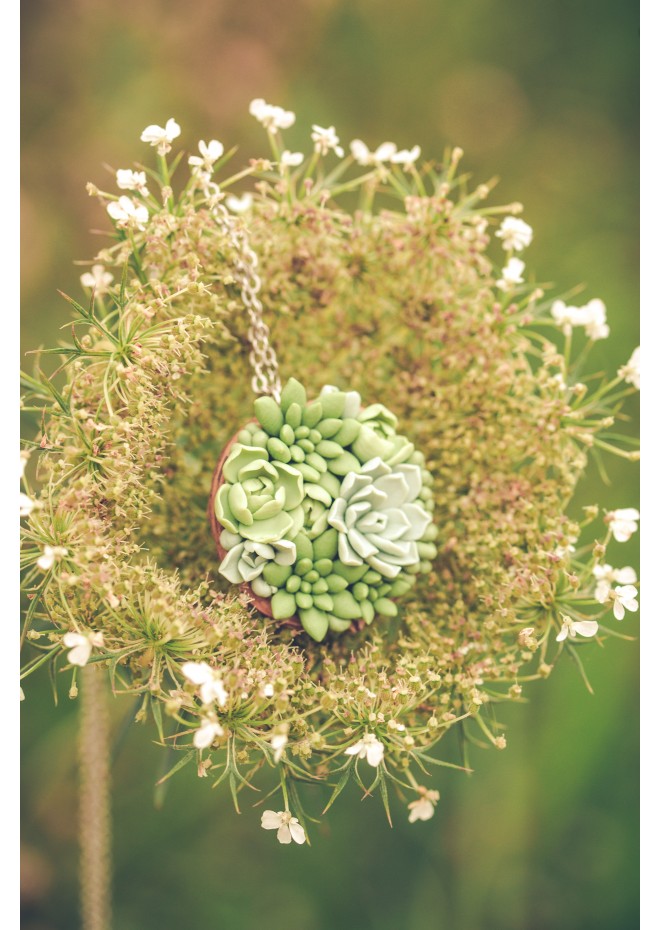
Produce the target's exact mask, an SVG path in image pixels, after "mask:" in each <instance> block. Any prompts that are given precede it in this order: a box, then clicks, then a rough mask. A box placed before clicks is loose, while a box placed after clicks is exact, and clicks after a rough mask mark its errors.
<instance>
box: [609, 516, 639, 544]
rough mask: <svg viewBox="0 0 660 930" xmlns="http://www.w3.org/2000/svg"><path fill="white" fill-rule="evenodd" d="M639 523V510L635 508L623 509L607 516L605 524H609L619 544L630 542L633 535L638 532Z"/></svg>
mask: <svg viewBox="0 0 660 930" xmlns="http://www.w3.org/2000/svg"><path fill="white" fill-rule="evenodd" d="M638 521H639V510H635V508H634V507H623V508H622V509H621V510H611V511H610V512H609V513H608V514H605V522H606V523H609V525H610V529H611V530H612V536H614V538H615V539H616V541H617V542H628V540H629V539H630V537H631V536H632V534H633V533H636V532H637V523H638Z"/></svg>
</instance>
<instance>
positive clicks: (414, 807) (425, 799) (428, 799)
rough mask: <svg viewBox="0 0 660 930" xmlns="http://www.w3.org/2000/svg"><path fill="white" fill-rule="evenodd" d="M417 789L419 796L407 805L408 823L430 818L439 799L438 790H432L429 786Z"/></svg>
mask: <svg viewBox="0 0 660 930" xmlns="http://www.w3.org/2000/svg"><path fill="white" fill-rule="evenodd" d="M417 790H418V791H419V794H420V797H418V798H417V800H416V801H411V802H410V804H409V805H408V810H409V811H410V814H409V815H408V820H409V821H410V823H415V821H416V820H430V819H431V817H433V814H434V813H435V805H436V804H437V803H438V801H439V800H440V792H439V791H433V790H432V789H430V788H418V789H417Z"/></svg>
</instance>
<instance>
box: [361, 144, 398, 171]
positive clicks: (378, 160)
mask: <svg viewBox="0 0 660 930" xmlns="http://www.w3.org/2000/svg"><path fill="white" fill-rule="evenodd" d="M350 149H351V155H352V156H353V158H354V159H355V161H356V162H357V163H358V165H364V166H367V165H382V164H384V163H385V162H386V161H392V159H393V157H394V156H395V155H396V154H397V151H396V145H395V144H394V143H393V142H383V143H381V145H379V146H378V148H377V149H376V151H375V152H370V151H369V149H368V148H367V146H366V145H365V144H364V142H363V141H362V140H361V139H353V141H352V142H351V145H350Z"/></svg>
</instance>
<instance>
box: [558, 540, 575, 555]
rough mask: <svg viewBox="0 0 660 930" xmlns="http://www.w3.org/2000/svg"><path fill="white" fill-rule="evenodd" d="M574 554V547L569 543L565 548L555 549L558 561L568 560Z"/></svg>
mask: <svg viewBox="0 0 660 930" xmlns="http://www.w3.org/2000/svg"><path fill="white" fill-rule="evenodd" d="M573 552H575V546H574V545H573V544H572V543H569V544H568V545H567V546H557V548H556V549H555V555H556V556H558V557H559V558H560V559H568V558H570V556H571V555H572V553H573Z"/></svg>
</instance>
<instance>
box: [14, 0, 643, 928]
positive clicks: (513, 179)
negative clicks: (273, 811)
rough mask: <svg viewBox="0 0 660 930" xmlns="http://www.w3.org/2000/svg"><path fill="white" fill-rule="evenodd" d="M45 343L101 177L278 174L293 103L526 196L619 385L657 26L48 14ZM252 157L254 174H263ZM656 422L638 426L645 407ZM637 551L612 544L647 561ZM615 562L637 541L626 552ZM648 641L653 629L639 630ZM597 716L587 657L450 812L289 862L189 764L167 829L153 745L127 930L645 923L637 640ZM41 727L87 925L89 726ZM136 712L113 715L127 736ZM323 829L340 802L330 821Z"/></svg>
mask: <svg viewBox="0 0 660 930" xmlns="http://www.w3.org/2000/svg"><path fill="white" fill-rule="evenodd" d="M23 19H24V22H23V38H22V41H23V53H22V67H23V123H22V127H23V128H22V133H23V178H22V181H23V224H22V236H23V264H22V282H23V297H24V303H23V315H22V338H23V346H24V350H27V349H30V348H34V347H35V346H37V345H39V344H52V343H53V342H54V340H55V339H57V336H58V330H59V327H61V326H62V325H63V324H64V323H65V322H66V321H67V318H68V317H67V311H66V306H65V305H64V303H63V301H61V300H60V299H59V298H58V297H57V295H56V293H55V288H57V287H59V288H61V289H62V290H64V291H67V292H69V293H76V291H77V288H78V276H79V274H80V271H81V269H80V268H77V267H75V266H74V265H73V264H72V259H80V260H84V259H87V258H91V257H92V256H93V254H94V252H95V250H96V248H97V247H100V245H101V244H102V241H103V240H102V238H99V237H98V236H95V235H93V234H90V232H89V230H90V229H92V230H94V229H99V228H100V229H104V228H107V222H106V220H105V218H104V217H103V216H102V215H101V214H100V211H99V208H98V205H97V204H96V203H95V202H94V201H92V200H90V199H89V198H88V197H87V195H86V193H85V182H86V181H87V180H94V181H96V182H97V183H99V185H100V186H110V185H111V181H110V180H109V175H108V174H107V173H106V170H105V168H104V165H105V164H106V163H109V164H110V165H111V166H112V167H113V168H117V167H128V166H129V165H130V163H131V161H132V160H134V159H136V158H141V157H145V158H146V157H147V156H146V153H145V150H144V148H143V146H142V145H141V143H140V142H139V135H140V132H141V130H142V129H143V128H144V126H146V125H147V124H148V123H152V122H156V123H160V124H161V125H164V123H165V121H166V120H167V118H168V117H170V116H174V117H176V119H177V120H178V121H179V122H180V124H181V126H182V128H183V135H182V138H181V140H180V141H181V142H182V144H183V145H184V146H186V147H187V148H188V149H189V150H190V149H192V148H194V147H195V145H196V141H197V139H199V138H204V139H209V138H213V137H215V138H219V139H221V140H222V141H223V142H224V143H225V144H226V145H231V144H233V143H234V142H239V143H240V152H241V153H243V155H244V157H246V158H247V157H249V156H252V155H254V154H261V153H263V154H266V139H265V134H264V133H263V131H262V130H261V128H260V127H259V126H257V124H256V123H255V122H254V120H252V118H251V117H249V116H248V115H247V107H248V103H249V101H250V100H251V99H252V98H253V97H257V96H261V97H265V99H266V100H268V101H269V102H273V103H279V104H281V105H283V106H285V107H287V108H290V109H293V110H294V111H295V112H296V113H297V116H298V119H297V122H296V125H295V126H294V127H293V129H292V130H290V132H289V133H288V135H287V141H288V142H289V143H290V144H289V147H290V148H291V149H292V150H296V149H300V148H308V147H309V145H310V143H309V140H308V136H309V131H310V125H311V123H312V122H316V123H320V124H321V125H324V126H327V125H330V124H334V125H335V126H336V127H337V131H338V133H339V135H340V137H341V139H342V141H343V142H344V143H345V144H346V143H348V142H349V141H350V139H352V138H354V137H356V136H357V137H359V138H362V139H364V140H365V141H366V142H367V143H368V144H369V145H370V146H371V147H372V148H373V147H375V146H376V145H377V144H378V143H380V142H381V141H383V140H384V139H390V138H391V139H392V140H393V141H395V142H396V143H397V144H398V145H399V146H400V147H406V148H408V147H411V146H412V145H413V144H415V143H419V144H420V145H421V146H422V150H423V154H424V155H425V156H427V157H430V156H432V155H438V156H440V155H441V154H442V152H443V150H444V148H445V146H446V145H461V146H462V147H463V148H464V149H465V152H466V157H465V161H464V167H466V168H467V169H468V170H469V171H471V172H472V173H473V175H474V177H475V179H476V180H479V181H481V180H487V179H489V178H491V177H492V176H494V175H497V176H501V179H502V180H501V182H500V184H499V185H498V187H497V189H496V192H495V194H494V199H495V200H497V201H499V202H506V201H509V200H519V201H522V203H524V205H525V212H524V217H525V219H526V220H527V221H528V222H529V223H531V225H532V226H533V227H534V231H535V240H534V242H533V244H532V246H531V247H530V248H529V250H528V251H527V253H526V255H525V259H526V261H527V262H528V269H530V271H531V269H534V270H535V274H536V277H537V279H538V280H540V281H545V282H548V281H552V282H554V283H555V285H556V287H557V289H558V291H565V290H568V289H569V288H571V287H573V286H574V285H576V284H582V283H584V284H585V291H584V299H585V300H586V299H588V298H590V297H596V296H598V297H601V298H602V299H603V300H604V301H605V303H606V305H607V307H608V314H609V322H610V325H611V330H612V334H611V337H610V339H609V340H608V341H606V342H602V343H599V344H598V346H597V348H596V350H595V352H594V353H593V365H594V367H597V368H600V367H603V368H607V369H609V370H610V371H613V370H615V369H616V367H617V366H618V365H619V364H621V363H622V362H623V361H625V360H626V359H627V358H628V357H629V355H630V353H631V351H632V349H633V348H634V347H635V346H636V345H637V344H638V275H637V243H638V238H637V229H638V227H637V198H638V186H637V178H638V173H637V165H638V155H637V114H638V108H637V45H638V25H637V11H636V10H635V8H634V6H633V5H630V4H624V3H621V2H619V0H582V2H580V3H579V4H576V3H574V2H571V0H500V2H498V3H495V2H493V0H490V2H488V0H461V2H460V3H449V2H446V0H408V2H407V3H405V4H403V3H400V2H392V0H358V2H341V0H269V2H257V0H241V2H237V0H225V2H218V0H196V2H195V3H185V2H170V0H140V2H139V3H136V2H134V0H132V2H129V0H24V3H23ZM239 157H240V153H239ZM627 412H628V413H629V415H630V417H631V420H630V423H629V424H628V425H627V427H626V428H627V429H629V430H630V431H634V430H635V429H636V417H637V407H636V405H634V404H631V405H630V408H629V409H628V410H627ZM608 472H609V476H610V481H611V483H610V485H609V486H605V485H604V484H603V483H602V481H601V478H600V476H599V475H598V473H597V472H596V470H595V469H594V470H593V471H592V472H591V473H590V474H589V476H588V477H587V478H586V479H585V481H584V482H583V483H582V485H581V486H580V490H579V494H578V498H577V499H576V501H575V512H576V513H577V512H578V508H579V507H580V506H581V505H583V504H586V503H593V502H598V503H600V504H602V505H603V506H606V507H612V508H613V507H625V506H636V505H637V500H638V489H637V487H638V486H637V469H636V468H635V466H633V465H630V464H628V463H625V462H622V461H620V460H618V459H617V460H610V461H609V462H608ZM636 544H637V540H635V541H633V542H631V543H630V544H629V545H628V546H626V547H622V546H621V547H619V548H618V549H617V550H616V551H615V550H614V549H613V550H611V553H610V555H611V559H610V560H611V561H613V563H614V564H615V565H624V564H633V565H636V564H637V554H636ZM615 546H617V544H616V543H614V544H613V547H615ZM625 625H626V631H627V632H631V633H635V634H636V633H637V632H638V624H637V623H636V618H631V619H627V620H626V621H625ZM586 664H587V667H588V672H589V675H590V678H591V681H592V684H593V686H594V689H595V692H596V694H595V697H592V696H590V695H589V694H588V693H587V692H586V691H585V689H584V686H583V685H582V683H581V681H580V679H579V677H578V675H577V672H576V670H575V669H574V668H573V667H572V666H571V665H570V663H569V662H568V661H567V662H563V663H561V664H560V666H559V667H558V668H557V669H556V671H555V673H554V674H553V675H552V677H551V678H550V680H549V681H546V682H539V683H537V684H535V685H533V686H530V687H528V688H527V689H526V696H527V697H528V698H529V699H530V703H529V704H518V705H513V706H510V707H507V708H505V709H504V710H503V711H502V717H503V719H504V720H505V722H507V723H508V726H509V728H508V734H507V736H508V742H509V748H508V749H507V750H506V752H501V753H499V752H496V751H494V750H491V751H485V752H481V753H475V754H474V756H473V759H472V762H473V765H474V767H475V769H476V771H475V774H474V775H473V776H471V777H470V778H467V777H465V776H462V775H459V774H455V773H452V772H449V771H442V770H441V775H440V777H439V779H436V785H437V786H438V787H440V790H441V792H442V799H441V802H440V804H439V807H438V810H437V812H436V816H435V818H434V819H433V820H432V821H431V822H429V823H427V824H423V823H417V824H413V825H410V824H408V823H407V822H406V820H405V816H404V812H403V810H397V812H396V819H397V822H396V826H395V829H394V830H390V828H389V827H388V825H387V823H386V821H385V818H384V816H383V812H382V809H381V807H380V804H379V802H378V801H377V800H376V799H367V800H366V801H362V802H361V801H360V799H359V797H357V796H356V795H355V794H354V793H351V794H350V796H349V794H348V793H346V795H344V796H343V797H342V799H341V801H340V802H339V803H338V804H337V806H336V807H335V809H334V811H333V814H332V817H331V818H330V819H329V821H327V822H325V823H324V824H323V826H322V828H321V830H320V831H319V834H318V835H316V836H315V837H314V845H313V846H312V847H311V849H310V848H295V849H290V848H284V847H279V846H278V844H277V843H276V842H275V840H274V837H273V835H272V834H267V833H264V832H263V831H261V830H260V829H259V826H258V824H259V812H258V811H255V810H253V809H252V808H251V806H250V804H249V802H248V801H247V799H246V803H245V808H244V811H243V814H242V815H241V816H240V817H237V816H236V815H235V814H234V813H233V811H232V809H231V804H230V801H229V799H228V797H227V796H226V794H225V792H224V791H217V792H211V791H210V789H209V785H208V783H206V782H204V781H202V780H201V779H197V778H196V776H195V774H194V773H193V772H192V771H189V770H187V769H186V770H184V772H183V773H181V774H180V775H179V776H178V777H175V778H174V780H173V782H172V784H171V788H170V791H169V794H168V796H167V798H166V802H165V806H164V807H163V809H162V810H160V811H156V810H155V809H154V805H153V783H154V781H155V779H156V777H157V774H158V765H159V759H160V750H158V749H157V748H156V747H154V746H153V745H151V743H150V737H151V736H152V734H151V732H150V731H147V730H144V729H143V728H142V727H140V726H139V725H134V726H133V728H132V730H131V731H130V733H129V736H128V738H127V740H126V742H125V744H124V746H123V748H122V749H121V752H120V754H119V756H118V759H117V761H116V765H115V769H114V775H113V777H114V788H115V791H114V831H115V853H116V862H115V914H116V919H115V926H116V930H151V928H158V930H169V928H175V927H176V928H179V927H198V926H199V927H209V928H211V927H213V928H216V927H218V928H220V927H222V928H229V930H252V928H256V927H260V926H268V927H269V930H280V928H282V930H285V928H286V930H335V928H349V930H352V928H360V930H362V928H364V930H368V928H372V927H373V928H378V930H435V928H443V930H445V928H446V930H559V928H562V930H591V928H594V930H595V928H598V930H627V928H632V927H634V926H635V925H637V924H638V920H639V918H638V904H637V900H638V766H637V753H638V646H637V643H627V642H622V641H617V640H611V641H610V642H609V644H608V646H607V649H605V650H599V649H598V648H594V649H591V650H589V652H588V654H587V658H586ZM26 693H27V700H26V701H25V703H24V705H23V707H22V713H23V740H24V758H23V789H22V801H23V853H24V859H23V886H24V887H23V901H24V923H23V926H24V928H25V930H71V928H73V927H75V926H77V920H78V918H77V911H76V908H77V903H76V893H77V889H76V843H75V832H76V827H75V816H76V782H75V724H76V716H75V706H74V705H72V704H70V702H69V701H68V699H67V697H66V684H65V683H63V684H62V686H61V701H60V706H59V707H57V708H54V707H53V704H52V700H51V698H50V694H49V684H48V682H47V681H46V679H45V676H43V677H42V678H39V676H35V677H34V678H33V679H30V680H29V682H28V684H27V688H26ZM127 710H128V707H127V706H122V705H121V703H119V704H118V706H115V707H114V708H113V713H114V714H115V720H116V725H117V726H119V724H120V720H121V717H122V714H123V713H124V712H125V711H127ZM317 809H318V808H317Z"/></svg>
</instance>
